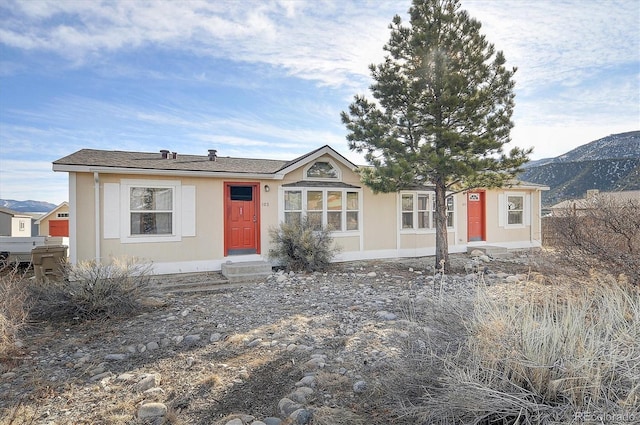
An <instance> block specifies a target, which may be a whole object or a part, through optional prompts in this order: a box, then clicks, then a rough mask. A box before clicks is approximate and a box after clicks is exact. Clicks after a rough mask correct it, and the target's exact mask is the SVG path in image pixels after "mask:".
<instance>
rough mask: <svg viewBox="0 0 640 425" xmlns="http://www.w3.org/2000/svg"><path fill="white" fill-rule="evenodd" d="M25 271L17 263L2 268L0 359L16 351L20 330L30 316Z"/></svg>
mask: <svg viewBox="0 0 640 425" xmlns="http://www.w3.org/2000/svg"><path fill="white" fill-rule="evenodd" d="M24 281H25V276H24V271H23V270H21V269H20V268H19V266H18V265H17V264H16V265H5V266H4V267H3V268H2V270H0V359H2V358H5V357H6V356H10V355H11V354H12V353H13V352H14V351H16V346H15V342H16V339H17V335H18V333H19V331H20V330H21V329H22V328H23V326H24V325H25V323H26V321H27V318H28V316H29V308H28V293H27V290H26V285H25V282H24Z"/></svg>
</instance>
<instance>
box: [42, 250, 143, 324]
mask: <svg viewBox="0 0 640 425" xmlns="http://www.w3.org/2000/svg"><path fill="white" fill-rule="evenodd" d="M149 272H150V265H149V264H144V263H138V262H136V261H134V260H132V259H115V260H114V261H113V262H112V263H110V264H100V263H96V262H94V261H86V262H81V263H79V264H77V265H70V266H68V267H67V268H66V270H65V279H60V280H48V281H46V282H42V283H34V284H32V285H31V293H32V296H33V299H34V306H33V309H32V314H33V315H34V316H36V317H43V318H59V319H71V318H78V319H96V318H110V317H119V316H126V315H129V314H132V313H135V312H137V311H139V309H140V307H141V305H142V299H143V297H144V296H145V294H146V292H147V290H148V284H149V279H150V273H149Z"/></svg>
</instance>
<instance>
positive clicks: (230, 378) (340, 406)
mask: <svg viewBox="0 0 640 425" xmlns="http://www.w3.org/2000/svg"><path fill="white" fill-rule="evenodd" d="M483 260H484V261H483ZM432 262H433V258H419V259H411V260H395V261H369V262H358V263H344V264H336V265H334V266H333V267H332V269H331V270H330V271H328V272H326V273H313V274H294V273H291V274H286V273H282V272H280V273H274V274H273V275H272V276H271V277H269V278H268V279H266V280H264V281H262V282H257V283H251V284H242V285H222V286H218V287H216V288H214V290H212V291H210V292H199V293H186V294H179V293H168V294H167V293H159V294H158V295H157V296H154V297H150V298H149V299H148V300H146V304H147V306H148V308H146V309H144V310H143V311H141V312H140V314H138V315H137V316H135V317H131V318H128V319H118V320H113V319H110V320H103V321H93V322H88V323H87V322H84V323H81V322H71V323H69V322H64V323H58V322H42V323H32V324H31V326H30V328H29V329H28V331H27V332H26V334H25V335H24V336H23V338H22V340H21V341H20V344H21V350H22V354H21V355H19V356H16V357H15V358H13V359H11V361H8V362H5V363H2V364H0V423H1V424H26V423H28V424H31V423H33V424H141V423H158V424H161V423H170V424H221V425H243V424H253V425H262V424H267V425H277V424H300V425H304V424H316V425H323V424H324V425H328V424H356V425H357V424H365V423H366V424H390V423H397V424H400V423H404V422H402V420H401V419H400V418H397V417H394V414H393V412H392V411H391V410H389V409H386V408H383V407H382V405H381V404H380V403H377V401H376V398H377V397H378V395H379V393H380V382H381V381H380V378H381V375H383V374H384V373H385V372H384V371H385V370H386V366H388V364H390V363H391V362H394V361H397V360H398V358H399V356H401V355H402V353H403V350H404V349H405V348H406V346H407V345H408V344H416V343H419V342H420V341H417V340H416V337H415V335H416V334H415V333H414V332H412V330H413V329H414V328H415V327H416V326H418V327H420V326H422V327H425V326H429V327H430V328H431V329H430V331H432V332H433V333H434V334H437V333H438V332H439V333H441V334H442V335H445V334H447V333H451V332H450V330H449V329H450V328H449V327H450V325H451V323H448V324H447V323H443V322H442V321H434V322H433V323H428V324H425V323H423V322H424V321H425V320H426V321H428V320H429V311H431V310H433V306H434V305H440V306H444V307H445V308H450V309H451V312H452V315H451V317H452V319H451V320H456V321H458V322H462V321H464V314H465V312H467V313H469V312H470V311H471V310H470V309H471V308H472V302H473V297H474V294H475V291H476V290H477V287H478V286H482V287H489V288H490V289H491V290H494V291H495V292H496V294H502V293H504V292H505V290H507V289H509V288H513V287H517V286H518V285H523V284H526V283H524V282H531V281H532V275H531V273H530V271H531V268H530V262H531V259H530V258H529V256H528V255H525V254H521V255H516V256H514V257H513V258H511V259H507V260H500V261H499V260H491V259H489V258H476V259H475V260H473V259H472V258H471V257H470V256H467V255H456V256H454V258H453V261H452V267H453V269H454V270H453V271H454V273H453V274H451V275H447V276H445V279H444V280H442V279H441V277H440V275H438V274H437V273H434V271H433V268H432V267H431V265H432ZM180 278H181V277H179V276H172V277H164V278H162V279H165V280H170V279H173V280H175V279H180ZM191 278H193V276H192V277H191ZM202 278H203V279H208V278H212V277H211V275H210V274H209V275H202ZM441 282H444V283H441ZM162 283H163V281H162V280H160V284H162ZM439 326H441V327H445V328H447V329H444V328H443V329H438V327H439ZM447 337H448V338H449V337H451V335H447Z"/></svg>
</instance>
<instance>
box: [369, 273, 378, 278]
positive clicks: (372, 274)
mask: <svg viewBox="0 0 640 425" xmlns="http://www.w3.org/2000/svg"><path fill="white" fill-rule="evenodd" d="M376 276H378V274H377V273H376V272H369V273H367V277H376Z"/></svg>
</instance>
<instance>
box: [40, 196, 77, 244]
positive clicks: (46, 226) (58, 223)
mask: <svg viewBox="0 0 640 425" xmlns="http://www.w3.org/2000/svg"><path fill="white" fill-rule="evenodd" d="M36 224H38V226H39V228H38V234H39V235H40V236H63V237H68V236H69V203H68V202H66V201H65V202H63V203H61V204H60V205H58V206H57V207H55V208H54V209H52V210H51V211H49V212H48V213H46V214H45V215H43V216H42V217H40V218H39V219H38V220H37V221H36Z"/></svg>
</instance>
